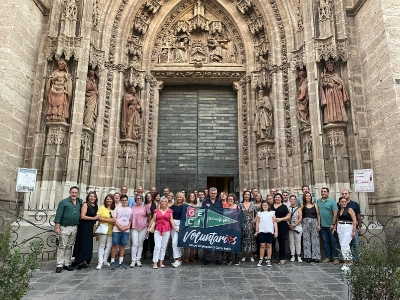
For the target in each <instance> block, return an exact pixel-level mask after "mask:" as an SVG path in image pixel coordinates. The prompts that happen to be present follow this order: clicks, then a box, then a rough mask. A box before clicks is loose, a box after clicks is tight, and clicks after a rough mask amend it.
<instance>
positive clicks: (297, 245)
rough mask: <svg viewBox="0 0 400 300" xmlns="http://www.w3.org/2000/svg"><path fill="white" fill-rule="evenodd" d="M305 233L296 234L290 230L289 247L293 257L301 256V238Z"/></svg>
mask: <svg viewBox="0 0 400 300" xmlns="http://www.w3.org/2000/svg"><path fill="white" fill-rule="evenodd" d="M302 235H303V232H300V233H296V232H294V230H289V247H290V254H291V255H292V256H293V255H294V254H297V255H300V254H301V236H302Z"/></svg>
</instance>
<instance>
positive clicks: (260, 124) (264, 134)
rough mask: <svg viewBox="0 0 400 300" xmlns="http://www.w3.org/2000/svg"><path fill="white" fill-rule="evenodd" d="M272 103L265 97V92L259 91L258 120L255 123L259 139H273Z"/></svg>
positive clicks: (254, 127) (255, 130) (254, 129)
mask: <svg viewBox="0 0 400 300" xmlns="http://www.w3.org/2000/svg"><path fill="white" fill-rule="evenodd" d="M272 111H273V109H272V103H271V100H270V99H269V97H268V96H265V95H264V91H263V90H259V91H258V100H257V106H256V119H255V121H254V126H253V131H254V132H255V134H256V135H257V138H259V139H273V138H274V134H273V122H272Z"/></svg>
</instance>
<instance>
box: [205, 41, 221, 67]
mask: <svg viewBox="0 0 400 300" xmlns="http://www.w3.org/2000/svg"><path fill="white" fill-rule="evenodd" d="M207 45H208V48H209V49H210V61H211V62H218V63H220V62H222V47H221V45H220V43H219V42H218V40H217V39H216V38H215V37H213V36H212V35H209V36H208V37H207Z"/></svg>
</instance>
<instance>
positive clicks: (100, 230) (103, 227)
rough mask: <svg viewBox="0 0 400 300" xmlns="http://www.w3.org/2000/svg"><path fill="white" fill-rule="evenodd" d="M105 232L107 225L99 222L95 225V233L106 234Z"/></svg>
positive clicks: (106, 231)
mask: <svg viewBox="0 0 400 300" xmlns="http://www.w3.org/2000/svg"><path fill="white" fill-rule="evenodd" d="M107 233H108V225H106V224H101V223H99V225H97V228H96V231H95V234H107Z"/></svg>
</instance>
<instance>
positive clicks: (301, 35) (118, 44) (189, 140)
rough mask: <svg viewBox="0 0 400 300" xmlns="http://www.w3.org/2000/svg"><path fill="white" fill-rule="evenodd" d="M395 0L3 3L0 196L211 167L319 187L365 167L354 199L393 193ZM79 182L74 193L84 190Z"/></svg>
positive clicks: (264, 187) (249, 183) (49, 196)
mask: <svg viewBox="0 0 400 300" xmlns="http://www.w3.org/2000/svg"><path fill="white" fill-rule="evenodd" d="M399 10H400V3H399V2H398V1H397V0H113V1H109V0H54V1H50V0H24V1H23V0H17V1H15V0H14V1H9V0H5V1H2V4H0V11H2V14H1V22H0V31H1V32H2V33H4V34H2V36H3V38H2V43H1V44H0V51H1V53H2V55H1V57H0V60H1V62H2V63H1V65H2V67H1V68H0V85H1V87H2V88H1V89H0V99H1V104H2V105H1V107H0V114H1V116H2V118H1V120H2V121H1V122H2V125H1V132H0V138H1V141H2V143H1V145H0V147H1V148H2V151H1V153H2V157H1V160H0V164H1V166H2V170H3V172H2V174H1V175H0V176H1V177H2V178H1V183H0V198H1V199H2V200H12V199H15V197H16V196H15V192H14V190H15V180H16V173H17V171H16V170H17V168H18V167H26V168H33V169H37V170H38V177H37V186H36V191H35V192H34V193H33V194H32V195H30V196H26V197H25V199H24V206H25V208H26V209H27V210H35V209H36V210H37V209H45V210H47V209H50V210H52V209H54V208H55V207H56V205H57V203H58V202H59V201H60V200H61V199H62V198H64V197H65V196H67V195H68V190H69V188H70V187H71V186H73V185H78V186H79V187H80V188H81V189H82V191H84V192H86V191H89V190H96V191H97V194H98V195H99V198H100V199H104V196H105V195H106V194H108V193H110V192H115V191H117V190H118V191H119V188H120V187H121V186H122V185H127V186H128V188H129V190H130V191H133V190H134V189H136V188H137V187H138V186H143V187H144V188H145V189H149V188H150V187H151V186H157V188H158V189H159V190H160V189H162V188H163V187H165V186H168V187H170V188H171V190H173V191H176V190H177V189H181V188H185V189H188V190H192V189H197V188H204V187H206V186H207V185H208V184H214V183H215V182H217V183H218V182H219V183H218V184H220V182H222V181H223V182H224V188H227V189H229V191H230V192H240V191H241V190H242V189H243V188H244V187H247V188H251V187H258V188H259V189H260V190H261V192H262V194H263V195H267V194H268V192H269V189H270V188H272V187H276V188H278V189H281V190H287V191H290V193H293V194H296V195H298V194H299V193H300V191H301V186H302V185H303V184H308V185H310V186H311V189H312V191H313V192H314V194H315V195H316V196H317V197H319V195H320V189H321V187H323V186H328V187H329V188H330V190H331V194H330V196H331V197H333V198H338V197H337V196H338V195H339V194H340V192H341V190H342V189H344V188H347V189H352V188H353V180H354V178H353V177H354V175H353V170H355V169H373V170H374V179H375V192H374V193H371V194H369V195H366V194H353V195H352V198H353V199H355V200H358V201H359V202H360V204H361V209H362V212H363V213H365V212H369V210H371V209H376V211H377V212H378V213H382V214H386V213H389V214H392V213H397V211H398V208H399V207H400V204H399V203H400V196H399V195H400V185H399V184H398V180H399V177H400V171H399V170H400V168H399V167H400V147H399V139H400V135H399V126H400V114H399V104H400V71H399V69H400V68H399V67H400V37H399V35H398V31H399V27H400V16H399V14H398V13H396V12H398V11H399ZM83 194H84V193H82V195H83Z"/></svg>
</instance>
